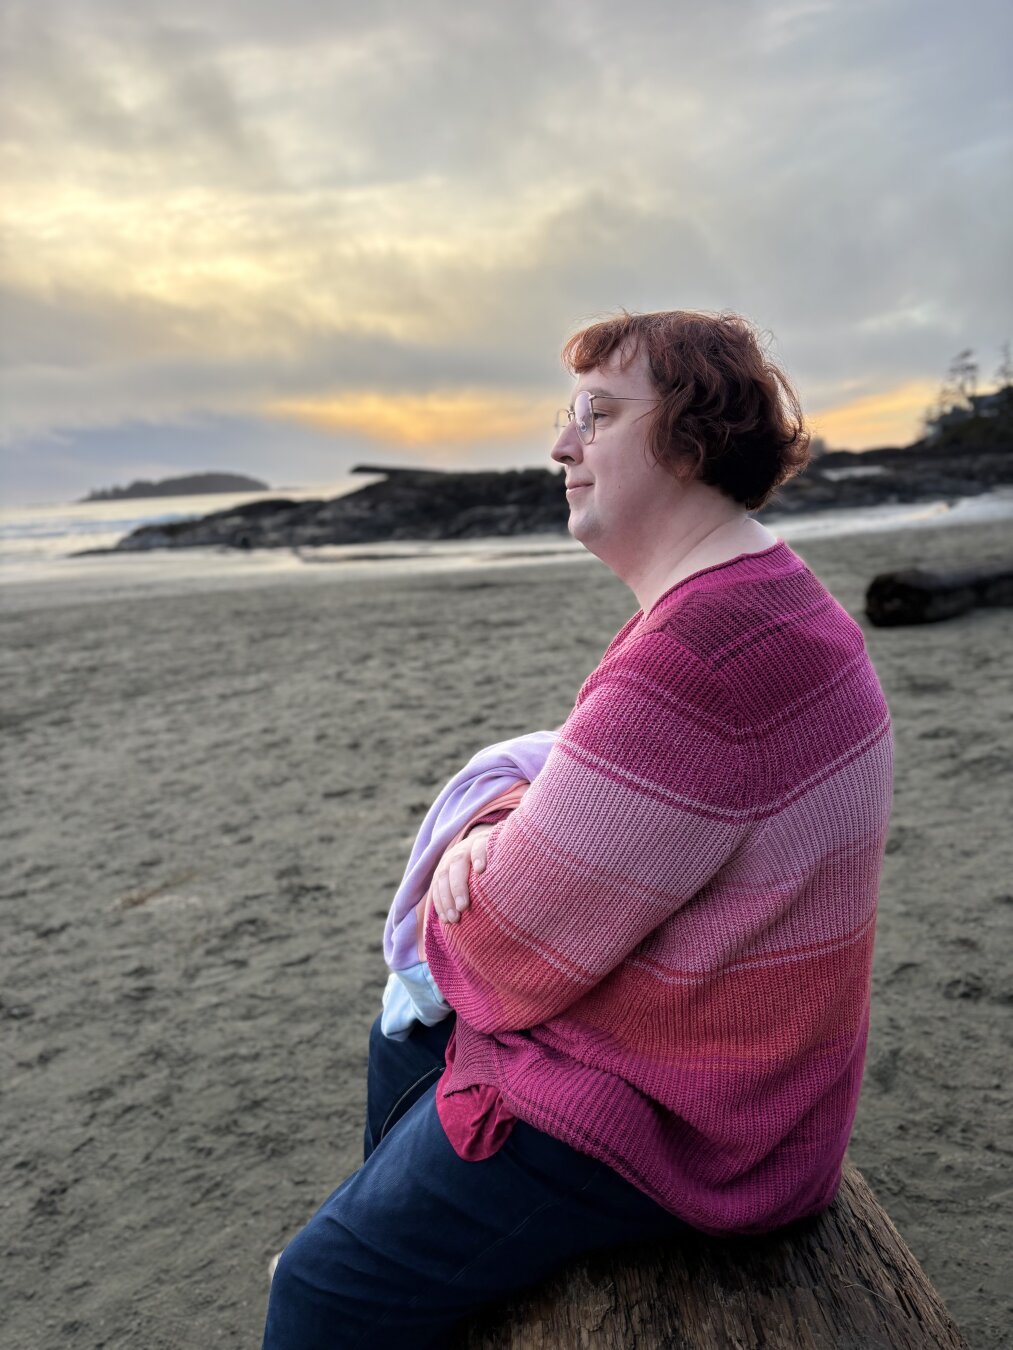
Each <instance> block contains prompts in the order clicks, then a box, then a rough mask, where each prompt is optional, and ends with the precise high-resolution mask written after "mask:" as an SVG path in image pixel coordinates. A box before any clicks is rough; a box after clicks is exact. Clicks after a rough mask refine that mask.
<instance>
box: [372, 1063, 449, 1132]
mask: <svg viewBox="0 0 1013 1350" xmlns="http://www.w3.org/2000/svg"><path fill="white" fill-rule="evenodd" d="M444 1067H445V1066H444V1065H442V1064H434V1065H433V1067H432V1068H431V1069H427V1070H426V1072H425V1073H424V1074H423V1075H422V1077H421V1078H417V1079H416V1080H415V1082H414V1083H412V1084H411V1086H410V1087H408V1088H405V1090H404V1092H402V1093H401V1096H400V1097H398V1099H397V1101H396V1102H395V1103H394V1105H393V1106H392V1107H391V1108H390V1110H389V1111H388V1112H387V1118H386V1119H385V1120H384V1122H383V1125H382V1127H381V1129H380V1139H382V1138H383V1137H384V1135H385V1134H387V1132H388V1131H389V1130H392V1129H393V1128H394V1126H395V1125H396V1124H397V1123H398V1121H399V1120H400V1119H401V1117H402V1116H403V1115H406V1114H407V1113H408V1111H409V1110H410V1109H411V1108H412V1107H413V1106H414V1105H415V1103H416V1102H417V1101H418V1099H419V1098H420V1097H421V1096H423V1095H424V1094H425V1092H426V1091H427V1090H428V1089H429V1087H430V1086H431V1085H432V1084H433V1083H435V1082H436V1080H437V1079H438V1078H439V1076H440V1074H442V1073H443V1071H444ZM380 1139H378V1140H377V1141H376V1142H377V1143H379V1142H380Z"/></svg>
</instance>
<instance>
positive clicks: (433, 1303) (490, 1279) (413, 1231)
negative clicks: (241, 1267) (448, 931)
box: [264, 1016, 692, 1350]
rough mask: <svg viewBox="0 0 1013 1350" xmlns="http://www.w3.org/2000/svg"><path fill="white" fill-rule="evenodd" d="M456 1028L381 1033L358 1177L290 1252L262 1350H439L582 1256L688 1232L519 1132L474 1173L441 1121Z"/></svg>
mask: <svg viewBox="0 0 1013 1350" xmlns="http://www.w3.org/2000/svg"><path fill="white" fill-rule="evenodd" d="M452 1027H453V1016H451V1017H450V1018H448V1019H447V1021H445V1022H443V1023H441V1024H440V1025H439V1026H436V1027H423V1026H420V1025H416V1028H415V1030H414V1031H413V1032H412V1035H411V1036H410V1037H409V1038H408V1040H406V1041H391V1040H388V1039H387V1037H385V1036H384V1035H383V1033H382V1032H381V1031H380V1019H379V1018H377V1020H376V1022H375V1023H374V1024H373V1028H372V1031H371V1033H370V1042H369V1068H368V1080H367V1101H366V1130H365V1141H364V1144H365V1146H364V1153H365V1161H364V1163H363V1165H362V1166H361V1167H360V1168H359V1170H358V1171H357V1172H355V1173H354V1174H353V1175H352V1176H350V1177H349V1178H348V1179H347V1180H346V1181H344V1182H343V1183H342V1184H341V1185H340V1186H339V1187H338V1189H337V1190H336V1191H335V1192H334V1194H333V1195H332V1196H331V1197H330V1199H329V1200H327V1201H326V1202H325V1203H324V1204H323V1205H322V1206H321V1207H320V1209H319V1210H318V1211H317V1213H316V1214H315V1215H314V1216H313V1218H312V1219H311V1220H310V1222H309V1223H308V1224H307V1225H306V1227H305V1228H304V1229H303V1230H302V1232H301V1233H299V1234H298V1235H297V1236H296V1237H295V1238H294V1239H293V1240H292V1241H291V1242H290V1243H289V1245H288V1246H287V1247H286V1248H285V1251H284V1253H283V1255H282V1258H281V1260H280V1262H279V1263H278V1268H277V1270H276V1272H275V1276H274V1281H273V1283H272V1286H271V1298H270V1303H269V1305H268V1310H267V1327H266V1330H265V1333H264V1350H337V1348H338V1347H342V1350H383V1347H387V1346H396V1347H398V1350H416V1348H417V1347H422V1346H432V1345H441V1344H444V1343H445V1341H446V1337H447V1333H448V1330H449V1329H450V1328H451V1327H452V1326H453V1325H454V1324H455V1323H456V1322H458V1321H460V1320H461V1319H462V1318H464V1317H466V1316H467V1314H468V1313H469V1312H471V1311H473V1310H474V1309H475V1308H478V1307H481V1306H482V1305H483V1304H486V1303H491V1302H493V1301H495V1300H496V1299H498V1298H502V1297H504V1296H505V1295H507V1294H509V1293H511V1292H512V1291H514V1290H517V1289H521V1288H524V1287H525V1286H526V1285H529V1284H534V1283H535V1282H537V1281H538V1280H540V1279H542V1278H543V1277H544V1276H545V1275H547V1274H548V1273H549V1272H550V1271H552V1270H553V1269H554V1268H555V1267H556V1266H558V1265H560V1264H561V1263H563V1262H564V1261H566V1260H568V1259H569V1258H571V1257H574V1256H577V1255H579V1254H580V1253H582V1252H588V1251H593V1250H596V1249H600V1248H604V1247H612V1246H618V1245H620V1244H622V1243H625V1242H634V1241H640V1240H643V1239H647V1238H654V1237H675V1236H679V1235H684V1234H687V1233H690V1232H692V1230H691V1229H690V1228H688V1227H687V1225H685V1224H684V1223H682V1222H681V1221H680V1220H678V1219H676V1218H675V1217H674V1216H673V1215H671V1214H669V1213H668V1212H667V1211H666V1210H664V1209H662V1208H661V1207H660V1206H659V1205H657V1204H655V1203H654V1201H653V1200H650V1199H649V1198H648V1197H647V1196H646V1195H644V1194H643V1193H642V1192H641V1191H638V1190H637V1189H636V1187H634V1186H631V1185H630V1184H629V1183H628V1182H627V1181H625V1180H624V1179H623V1178H622V1177H621V1176H619V1174H618V1172H615V1171H613V1170H612V1168H610V1167H608V1166H606V1165H605V1164H604V1163H600V1162H597V1161H596V1160H595V1159H593V1158H589V1157H587V1155H586V1154H583V1153H579V1152H577V1151H576V1150H575V1149H573V1148H570V1147H569V1145H567V1144H564V1143H561V1142H560V1141H559V1140H558V1139H554V1138H552V1136H551V1135H548V1134H544V1133H542V1131H540V1130H536V1129H534V1128H533V1127H532V1126H530V1125H527V1124H525V1123H524V1122H523V1121H518V1122H517V1124H516V1125H515V1126H514V1128H513V1131H512V1133H511V1135H510V1137H509V1139H508V1140H507V1141H506V1143H505V1144H504V1146H503V1148H501V1149H500V1150H499V1152H498V1153H495V1154H494V1155H493V1156H492V1157H491V1158H486V1159H485V1160H483V1161H482V1162H464V1161H463V1160H462V1159H461V1158H459V1157H458V1156H457V1154H456V1153H455V1152H454V1150H453V1149H452V1148H451V1146H450V1143H449V1141H448V1140H447V1137H446V1135H445V1134H444V1132H443V1127H442V1126H441V1124H440V1120H439V1117H438V1116H437V1114H436V1104H435V1092H436V1083H437V1081H438V1079H439V1077H440V1075H441V1074H442V1072H443V1070H444V1053H445V1049H446V1044H447V1040H448V1038H449V1035H450V1031H451V1028H452Z"/></svg>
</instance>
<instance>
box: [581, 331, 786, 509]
mask: <svg viewBox="0 0 1013 1350" xmlns="http://www.w3.org/2000/svg"><path fill="white" fill-rule="evenodd" d="M616 351H618V352H619V360H620V364H621V365H622V366H627V365H629V363H630V362H631V361H633V360H635V358H636V356H637V355H638V353H640V352H643V353H644V355H645V356H646V358H647V363H648V367H649V369H650V372H651V378H652V379H653V381H654V383H655V385H656V386H657V388H658V391H659V393H660V394H661V400H660V403H659V405H658V408H657V411H656V412H655V413H654V415H653V425H652V428H651V432H650V437H649V441H648V444H649V446H650V449H651V452H652V454H653V455H654V458H655V460H656V461H657V462H658V463H659V464H661V465H662V466H664V467H665V468H668V469H670V470H671V471H672V472H673V473H676V472H677V471H678V469H680V468H684V466H685V465H687V464H688V465H689V466H690V468H691V471H692V474H693V476H694V477H696V478H698V479H699V480H700V481H701V482H703V483H707V484H709V485H710V486H711V487H716V488H718V489H719V490H720V491H721V492H723V493H724V494H725V495H726V496H727V497H730V498H731V499H732V500H733V501H736V502H739V503H740V504H741V505H742V506H744V507H746V508H747V510H750V511H755V510H759V508H760V507H762V506H765V505H766V503H767V502H768V501H769V500H770V498H771V497H772V496H773V494H774V492H775V491H776V489H777V488H778V487H779V486H780V485H781V484H782V483H785V482H787V481H788V479H789V478H792V477H794V475H795V474H797V473H800V472H801V471H802V470H803V469H804V468H805V466H806V465H807V464H808V463H809V458H810V455H809V432H808V430H807V429H806V426H805V421H804V419H803V416H802V409H801V406H800V404H799V401H798V395H797V394H796V393H795V390H794V389H793V388H792V385H791V383H790V382H789V380H788V377H787V376H786V375H785V374H784V372H783V371H782V370H781V369H779V367H778V366H777V365H775V364H774V362H773V361H771V360H770V359H769V358H768V356H767V355H766V353H765V352H764V350H763V345H762V342H761V339H760V337H759V336H758V334H757V332H756V331H755V329H754V328H753V326H752V325H751V324H750V323H749V322H748V320H746V319H744V318H743V317H742V316H741V315H740V314H732V313H721V314H707V313H702V312H699V311H694V310H681V309H673V310H662V311H659V312H657V313H654V314H630V313H628V312H627V311H626V310H622V311H621V312H620V313H619V314H617V315H615V316H614V317H612V318H608V319H603V320H602V321H601V322H599V323H594V324H591V325H590V327H588V328H583V329H581V331H580V332H578V333H574V335H573V337H571V338H570V339H569V341H568V342H567V343H566V345H565V346H564V347H563V363H564V364H565V366H566V367H567V369H568V370H569V371H570V372H571V373H572V374H574V375H583V374H585V373H586V372H587V371H589V370H594V369H596V368H597V367H599V366H601V365H602V364H603V363H604V362H606V361H607V360H608V358H609V357H610V356H611V355H612V353H613V352H616Z"/></svg>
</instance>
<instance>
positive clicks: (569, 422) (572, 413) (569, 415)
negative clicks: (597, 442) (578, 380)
mask: <svg viewBox="0 0 1013 1350" xmlns="http://www.w3.org/2000/svg"><path fill="white" fill-rule="evenodd" d="M580 393H581V394H584V396H585V397H586V399H587V401H588V404H589V405H590V406H589V408H588V412H589V413H590V417H589V419H588V420H589V422H590V424H591V434H590V436H588V438H587V440H585V439H584V437H583V436H582V435H581V434H580V423H579V422H578V421H577V413H576V410H575V409H574V408H573V407H569V408H560V409H559V410H558V411H557V413H556V423H555V429H556V431H563V430H564V429H565V427H569V426H572V427H574V429H575V430H576V432H577V440H578V441H580V443H581V445H590V444H591V442H592V441H593V440H594V401H595V399H596V398H607V399H612V400H613V401H614V402H616V403H660V402H661V399H659V398H631V397H630V396H629V395H628V394H589V393H587V392H586V390H583V389H582V390H581V391H580ZM579 397H580V394H578V395H577V398H579ZM563 416H565V417H566V422H565V424H564V423H562V422H561V421H560V419H561V418H562V417H563Z"/></svg>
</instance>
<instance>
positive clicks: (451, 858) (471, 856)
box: [432, 832, 487, 923]
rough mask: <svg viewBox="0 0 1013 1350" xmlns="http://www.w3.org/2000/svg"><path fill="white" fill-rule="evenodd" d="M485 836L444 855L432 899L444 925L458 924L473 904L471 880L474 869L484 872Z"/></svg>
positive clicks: (475, 838) (433, 888) (469, 841)
mask: <svg viewBox="0 0 1013 1350" xmlns="http://www.w3.org/2000/svg"><path fill="white" fill-rule="evenodd" d="M486 838H487V834H486V832H482V833H478V834H473V835H471V836H470V837H469V838H468V839H463V840H462V841H461V843H460V844H457V845H456V846H455V847H454V848H453V849H450V850H449V851H448V852H447V853H445V854H444V855H443V857H442V858H441V859H440V861H439V863H438V864H437V866H436V871H435V872H434V874H433V885H432V895H433V904H434V905H435V907H436V912H437V914H438V915H439V916H440V918H441V919H442V920H443V922H444V923H456V922H457V920H458V919H459V918H460V916H461V914H462V913H463V912H464V910H466V909H467V908H468V906H469V904H470V903H471V891H470V889H469V886H468V879H469V876H470V874H471V869H472V868H474V869H475V871H476V872H482V871H484V870H485V866H486V861H487V849H486Z"/></svg>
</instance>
